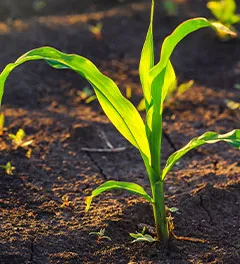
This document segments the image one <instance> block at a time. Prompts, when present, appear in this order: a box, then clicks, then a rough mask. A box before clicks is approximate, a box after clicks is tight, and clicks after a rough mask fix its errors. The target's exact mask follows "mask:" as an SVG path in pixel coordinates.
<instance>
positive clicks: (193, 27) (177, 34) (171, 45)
mask: <svg viewBox="0 0 240 264" xmlns="http://www.w3.org/2000/svg"><path fill="white" fill-rule="evenodd" d="M205 27H212V28H214V29H215V28H218V29H219V30H221V31H226V32H228V33H230V34H233V35H236V33H235V32H233V31H231V30H230V29H229V28H227V27H225V26H224V25H222V24H221V23H213V22H210V21H208V20H207V19H206V18H202V17H200V18H193V19H189V20H186V21H185V22H183V23H182V24H180V25H179V26H178V27H177V28H176V29H175V30H174V31H173V33H172V34H170V35H169V36H168V37H167V38H165V40H164V42H163V45H162V49H161V56H160V61H159V63H158V64H157V65H155V66H154V67H153V68H152V69H151V71H150V76H151V78H152V80H154V78H156V77H157V76H158V75H159V74H160V73H161V72H162V70H163V69H164V68H165V67H166V66H167V64H168V62H169V59H170V56H171V55H172V52H173V50H174V49H175V47H176V45H177V44H178V43H179V42H180V41H181V40H182V39H183V38H185V37H186V36H187V35H189V34H190V33H192V32H194V31H197V30H198V29H201V28H205Z"/></svg>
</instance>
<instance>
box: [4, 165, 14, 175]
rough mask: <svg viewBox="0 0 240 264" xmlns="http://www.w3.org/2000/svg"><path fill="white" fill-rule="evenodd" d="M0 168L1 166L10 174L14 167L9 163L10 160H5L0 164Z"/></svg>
mask: <svg viewBox="0 0 240 264" xmlns="http://www.w3.org/2000/svg"><path fill="white" fill-rule="evenodd" d="M0 168H3V169H4V170H5V172H6V174H8V175H12V174H13V171H14V170H15V167H13V166H12V165H11V162H7V164H6V165H0Z"/></svg>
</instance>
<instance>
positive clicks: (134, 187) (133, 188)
mask: <svg viewBox="0 0 240 264" xmlns="http://www.w3.org/2000/svg"><path fill="white" fill-rule="evenodd" d="M114 189H123V190H126V191H129V192H131V193H135V194H138V195H140V196H142V197H143V198H145V199H146V200H147V201H148V202H150V203H152V202H153V200H152V198H151V197H150V196H149V195H148V194H147V193H146V191H145V190H144V189H143V188H142V187H141V186H140V185H138V184H136V183H132V182H118V181H107V182H105V183H103V184H102V185H100V186H99V187H98V188H96V189H95V190H94V191H93V192H92V194H91V196H88V197H87V199H86V211H88V210H89V208H90V205H91V202H92V199H93V198H94V197H96V196H98V195H99V194H101V193H103V192H106V191H110V190H114Z"/></svg>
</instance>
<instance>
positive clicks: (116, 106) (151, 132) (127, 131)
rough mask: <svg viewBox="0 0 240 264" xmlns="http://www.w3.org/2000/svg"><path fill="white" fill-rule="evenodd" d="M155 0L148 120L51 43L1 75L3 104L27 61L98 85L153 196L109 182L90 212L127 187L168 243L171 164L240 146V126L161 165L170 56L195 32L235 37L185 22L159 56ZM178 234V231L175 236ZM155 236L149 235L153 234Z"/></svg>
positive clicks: (146, 87) (145, 83)
mask: <svg viewBox="0 0 240 264" xmlns="http://www.w3.org/2000/svg"><path fill="white" fill-rule="evenodd" d="M154 3H155V1H154V0H152V6H151V16H150V25H149V28H148V32H147V36H146V40H145V43H144V46H143V49H142V54H141V59H140V65H139V74H140V80H141V83H142V88H143V94H144V99H145V110H146V120H145V121H144V120H143V119H142V117H141V116H140V114H139V112H138V111H137V109H136V108H135V107H134V106H133V104H132V103H131V102H130V101H129V100H128V99H126V98H125V97H124V96H123V95H122V93H121V92H120V90H119V88H118V86H117V85H116V83H114V82H113V80H111V79H110V78H109V77H107V76H106V75H104V74H102V73H101V72H100V71H99V70H98V69H97V67H96V66H95V65H94V64H93V63H92V62H91V61H90V60H88V59H87V58H85V57H82V56H79V55H76V54H66V53H63V52H60V51H58V50H56V49H54V48H51V47H41V48H37V49H33V50H31V51H29V52H27V53H25V54H24V55H22V56H21V57H20V58H19V59H18V60H17V61H16V62H14V63H10V64H8V65H7V66H6V67H5V69H4V70H3V71H2V73H1V75H0V102H1V98H2V95H3V92H4V84H5V81H6V79H7V77H8V76H9V74H10V72H11V71H13V70H14V69H15V68H16V67H18V66H20V65H21V64H23V63H25V62H27V61H34V60H44V61H46V62H47V63H48V64H49V65H50V66H52V67H53V68H56V69H71V70H73V71H75V72H76V73H78V74H80V75H81V76H82V77H83V78H85V79H86V80H87V81H88V82H89V83H90V84H91V85H92V87H93V89H94V91H95V93H96V96H97V99H98V101H99V103H100V104H101V106H102V108H103V111H104V112H105V114H106V115H107V116H108V118H109V119H110V121H111V122H112V123H113V125H114V126H115V127H116V128H117V129H118V131H119V132H120V133H121V134H122V135H123V136H124V137H125V138H126V139H127V140H128V141H129V142H130V143H131V144H132V145H133V146H134V147H136V148H137V149H138V150H139V152H140V155H141V157H142V159H143V163H144V165H145V167H146V172H147V175H148V178H149V185H150V189H151V195H150V194H148V193H147V192H146V191H145V190H144V188H143V187H142V186H140V185H138V184H136V183H134V182H122V181H107V182H105V183H103V184H102V185H100V186H99V187H98V188H96V189H95V190H93V191H92V194H91V195H90V196H88V197H87V199H86V211H88V210H89V208H90V206H91V202H92V200H93V199H94V197H96V196H98V195H100V194H102V193H103V192H105V191H110V190H114V189H123V190H126V191H129V192H130V193H134V194H137V195H139V196H141V197H143V198H144V199H145V200H146V201H147V202H149V203H150V204H151V205H152V209H153V215H154V221H155V227H156V239H153V241H156V240H157V241H162V242H163V243H164V245H167V243H168V241H169V238H170V236H171V235H172V226H173V224H172V218H170V217H169V215H168V211H167V210H166V206H165V198H164V181H165V179H166V176H167V174H168V173H169V171H170V170H171V169H172V167H173V166H174V165H175V164H176V163H177V162H178V161H179V160H180V159H181V158H182V157H183V156H184V155H185V154H187V153H188V152H189V151H191V150H192V149H195V148H197V147H200V146H202V145H204V144H213V143H216V142H219V141H224V142H226V143H228V144H230V145H232V146H233V147H236V148H238V149H240V129H236V130H233V131H231V132H229V133H226V134H218V133H216V132H206V133H204V134H202V135H201V136H198V137H195V138H193V139H192V140H191V141H190V142H189V143H188V144H187V145H186V146H184V147H182V148H181V149H179V150H178V151H176V152H174V153H173V154H172V155H170V157H169V158H168V160H167V162H166V165H165V167H163V168H162V167H161V154H162V125H163V124H162V113H163V104H164V101H165V99H166V96H167V93H168V89H169V87H171V85H172V84H173V83H174V82H175V80H176V75H175V71H174V68H173V66H172V64H171V61H170V57H171V55H172V53H173V51H174V49H175V47H176V45H177V44H178V43H179V42H180V41H181V40H182V39H183V38H185V37H186V36H187V35H189V34H190V33H192V32H194V31H196V30H198V29H201V28H206V27H211V28H214V29H216V28H217V30H220V31H224V32H225V33H228V34H233V35H235V33H234V32H232V31H231V30H230V29H228V28H226V27H225V26H223V25H222V24H220V23H212V22H210V21H208V20H207V19H205V18H194V19H189V20H187V21H185V22H183V23H182V24H180V25H179V26H178V27H177V28H176V29H175V30H174V31H173V33H172V34H170V35H169V36H168V37H167V38H166V39H165V40H164V42H163V44H162V48H161V56H160V60H159V61H158V62H157V63H156V62H155V60H154V57H155V56H154V41H153V16H154ZM172 236H173V235H172ZM149 239H150V238H149Z"/></svg>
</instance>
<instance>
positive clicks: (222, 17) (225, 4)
mask: <svg viewBox="0 0 240 264" xmlns="http://www.w3.org/2000/svg"><path fill="white" fill-rule="evenodd" d="M207 8H208V9H209V10H210V11H211V12H212V14H213V16H214V17H215V19H216V20H215V21H213V22H214V23H221V24H223V25H224V26H226V27H228V28H229V29H231V30H232V31H234V32H235V33H237V32H236V29H235V28H234V26H233V25H234V24H237V23H240V15H239V14H236V9H237V5H236V2H235V0H214V1H209V2H208V3H207ZM216 32H217V35H218V37H219V38H220V39H221V40H223V41H226V40H229V39H231V38H233V37H237V34H235V36H234V35H229V34H228V33H227V32H224V31H221V30H219V29H218V28H216Z"/></svg>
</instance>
